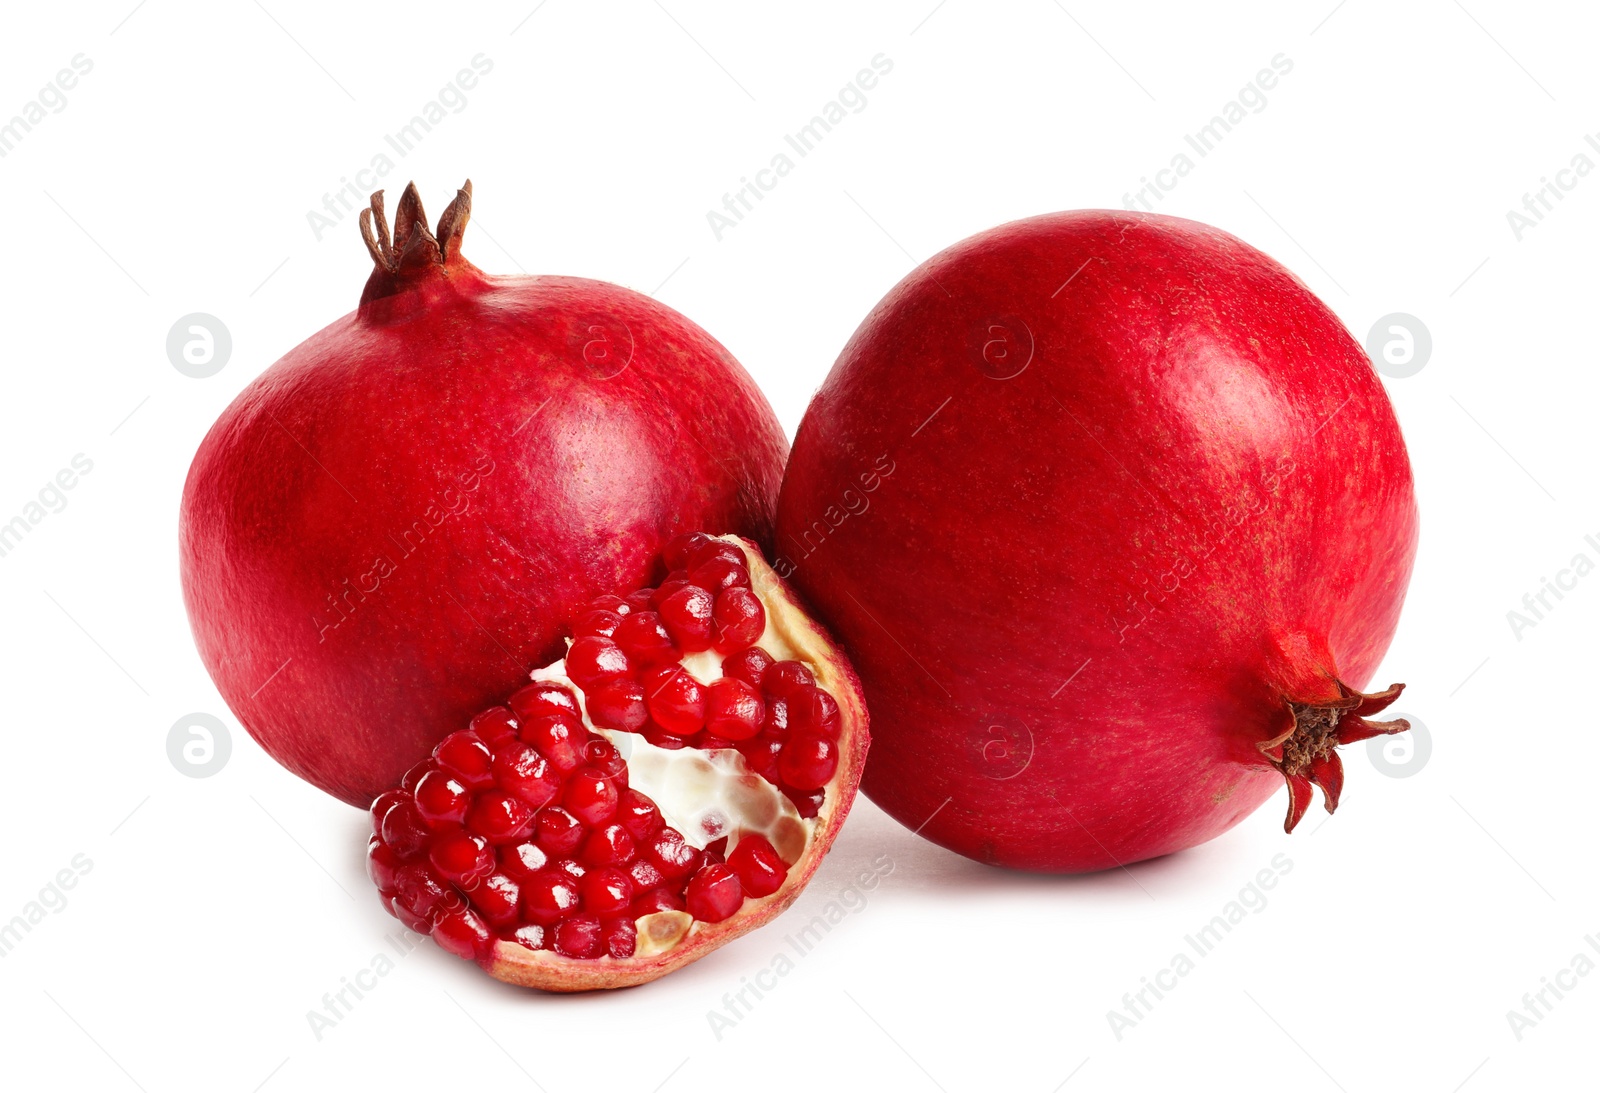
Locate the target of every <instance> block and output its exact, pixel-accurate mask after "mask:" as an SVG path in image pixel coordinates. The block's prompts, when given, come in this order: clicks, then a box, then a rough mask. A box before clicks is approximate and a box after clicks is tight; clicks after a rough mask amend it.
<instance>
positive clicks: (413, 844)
mask: <svg viewBox="0 0 1600 1093" xmlns="http://www.w3.org/2000/svg"><path fill="white" fill-rule="evenodd" d="M409 797H410V794H407V798H409ZM378 834H379V835H380V836H381V837H382V838H383V841H384V842H386V843H388V844H389V845H390V846H391V847H393V848H394V850H395V852H396V853H398V854H400V855H402V856H404V857H411V856H412V855H414V854H420V853H421V852H422V851H423V850H424V849H426V848H427V845H428V839H429V838H430V837H431V836H432V832H430V831H429V830H428V825H427V823H426V822H425V821H424V820H423V818H422V814H421V813H420V812H418V811H417V806H416V803H415V802H414V801H412V800H409V799H407V800H402V801H397V802H396V803H395V804H394V806H393V807H392V808H390V809H389V811H388V813H386V814H385V815H384V817H383V830H382V831H380V832H379V833H378Z"/></svg>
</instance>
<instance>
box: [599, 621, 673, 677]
mask: <svg viewBox="0 0 1600 1093" xmlns="http://www.w3.org/2000/svg"><path fill="white" fill-rule="evenodd" d="M612 640H613V641H615V642H616V643H617V646H618V648H620V649H621V650H622V651H623V652H624V653H626V654H627V655H628V659H629V660H632V661H634V662H636V663H639V664H665V663H668V662H669V661H674V660H677V659H678V650H677V647H676V646H674V645H673V644H672V635H671V634H669V633H667V628H666V627H665V626H664V625H662V622H661V616H660V615H658V614H656V613H655V612H654V611H635V612H634V613H633V614H631V615H629V616H628V617H627V618H625V619H623V620H622V624H621V625H620V626H618V627H617V632H616V635H615V636H614V637H613V638H612Z"/></svg>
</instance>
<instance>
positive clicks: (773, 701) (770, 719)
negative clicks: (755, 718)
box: [761, 696, 791, 737]
mask: <svg viewBox="0 0 1600 1093" xmlns="http://www.w3.org/2000/svg"><path fill="white" fill-rule="evenodd" d="M790 721H791V718H790V716H789V700H788V699H787V698H772V697H771V696H768V698H767V716H766V717H764V718H763V719H762V721H761V731H762V732H764V733H766V734H767V735H768V736H780V737H781V736H788V735H789V728H790Z"/></svg>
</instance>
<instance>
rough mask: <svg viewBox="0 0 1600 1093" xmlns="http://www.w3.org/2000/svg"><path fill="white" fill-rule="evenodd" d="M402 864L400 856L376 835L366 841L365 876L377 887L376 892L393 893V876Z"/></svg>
mask: <svg viewBox="0 0 1600 1093" xmlns="http://www.w3.org/2000/svg"><path fill="white" fill-rule="evenodd" d="M402 864H403V862H402V861H401V859H400V855H399V854H396V853H395V852H394V849H393V848H392V847H389V846H385V845H384V843H383V842H382V840H380V839H379V838H378V837H377V836H376V835H374V836H372V838H370V839H368V840H367V876H368V877H370V878H371V879H372V883H373V884H376V885H377V886H378V891H380V892H392V891H394V875H395V872H396V871H397V870H398V869H399V868H400V866H401V865H402Z"/></svg>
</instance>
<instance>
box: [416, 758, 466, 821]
mask: <svg viewBox="0 0 1600 1093" xmlns="http://www.w3.org/2000/svg"><path fill="white" fill-rule="evenodd" d="M413 796H414V797H415V798H416V802H417V811H418V812H420V813H421V814H422V818H423V819H424V820H427V821H429V822H430V823H439V824H458V823H460V822H461V821H462V820H464V819H466V818H467V806H468V805H469V804H471V803H472V795H471V794H470V793H468V792H467V787H466V786H464V785H462V784H461V783H460V782H458V781H457V780H456V779H454V778H452V777H450V775H449V774H448V773H447V772H446V771H443V770H437V769H436V770H430V771H429V772H428V773H427V774H424V775H423V776H422V781H420V782H418V783H417V788H416V790H415V791H414V792H413Z"/></svg>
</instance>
